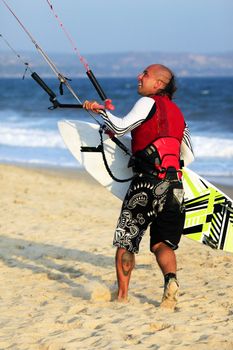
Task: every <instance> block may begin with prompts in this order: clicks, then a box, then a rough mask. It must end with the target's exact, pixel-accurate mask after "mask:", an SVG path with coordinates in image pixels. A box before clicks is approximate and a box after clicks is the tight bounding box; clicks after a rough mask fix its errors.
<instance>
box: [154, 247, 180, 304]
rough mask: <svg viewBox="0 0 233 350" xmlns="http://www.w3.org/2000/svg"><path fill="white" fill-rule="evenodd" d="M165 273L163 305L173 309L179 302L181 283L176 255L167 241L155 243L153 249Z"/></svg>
mask: <svg viewBox="0 0 233 350" xmlns="http://www.w3.org/2000/svg"><path fill="white" fill-rule="evenodd" d="M151 250H152V251H153V252H154V254H155V257H156V260H157V263H158V265H159V267H160V269H161V271H162V273H163V275H164V293H163V298H162V303H161V306H163V307H167V308H171V309H173V308H174V307H175V305H176V302H177V294H178V290H179V284H178V281H177V278H176V268H177V264H176V255H175V252H174V250H173V249H172V248H170V247H169V246H167V245H166V244H165V243H163V242H160V243H157V244H155V245H154V246H153V247H152V249H151Z"/></svg>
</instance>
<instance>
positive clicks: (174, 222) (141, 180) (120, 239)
mask: <svg viewBox="0 0 233 350" xmlns="http://www.w3.org/2000/svg"><path fill="white" fill-rule="evenodd" d="M183 201H184V190H183V184H182V181H180V180H169V179H165V180H161V179H158V178H157V177H154V176H149V175H143V174H140V175H139V176H137V177H136V178H135V179H133V181H132V182H131V184H130V187H129V189H128V191H127V194H126V196H125V199H124V201H123V205H122V209H121V214H120V217H119V220H118V223H117V227H116V231H115V235H114V240H113V245H114V246H116V247H121V248H125V249H127V250H128V251H130V252H132V253H138V251H139V245H140V242H141V239H142V237H143V235H144V233H145V231H146V229H147V228H148V226H149V225H150V249H151V250H152V247H153V246H154V245H155V244H157V243H159V242H164V243H166V244H167V245H168V246H170V247H171V248H172V249H177V248H178V244H179V241H180V238H181V235H182V232H183V228H184V221H185V209H184V206H183Z"/></svg>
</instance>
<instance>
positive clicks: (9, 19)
mask: <svg viewBox="0 0 233 350" xmlns="http://www.w3.org/2000/svg"><path fill="white" fill-rule="evenodd" d="M5 1H6V2H7V3H8V5H9V6H10V7H11V8H12V10H13V11H15V14H16V15H17V16H18V17H19V19H20V20H21V21H22V23H23V24H24V26H25V27H26V28H27V30H28V31H29V32H30V33H31V34H32V36H33V37H34V38H35V40H36V41H37V43H38V44H39V45H41V47H42V48H43V49H44V50H46V51H47V52H57V53H58V52H60V53H71V52H72V48H71V45H70V42H69V41H68V39H67V38H66V36H65V35H64V33H63V32H62V29H61V27H59V24H58V22H57V21H56V19H55V18H54V16H53V14H52V12H51V10H50V8H49V6H48V4H47V0H5ZM50 1H51V3H52V4H53V7H54V10H55V12H56V13H57V14H58V16H59V18H60V19H61V21H62V22H63V25H64V27H65V29H66V30H67V31H68V32H69V33H70V35H71V37H72V38H73V40H74V42H75V46H76V48H77V49H78V51H79V53H82V54H91V53H113V52H127V51H131V52H138V51H139V52H147V51H160V52H176V53H180V52H191V53H200V54H201V53H203V54H204V53H225V52H229V51H233V39H232V38H233V20H232V18H233V0H50ZM0 34H2V35H3V36H4V37H5V38H6V39H7V40H8V42H9V43H10V44H11V45H12V46H13V47H14V48H15V49H16V50H19V51H25V50H26V51H32V50H33V45H32V43H31V41H30V39H29V38H28V37H27V36H26V35H25V33H24V32H23V30H22V28H21V27H20V26H19V24H18V22H17V21H16V20H15V18H14V17H13V16H12V14H11V13H10V12H9V10H8V9H7V8H6V7H5V5H4V3H3V2H2V0H0ZM0 50H4V51H6V50H7V48H6V45H5V44H4V42H3V41H0Z"/></svg>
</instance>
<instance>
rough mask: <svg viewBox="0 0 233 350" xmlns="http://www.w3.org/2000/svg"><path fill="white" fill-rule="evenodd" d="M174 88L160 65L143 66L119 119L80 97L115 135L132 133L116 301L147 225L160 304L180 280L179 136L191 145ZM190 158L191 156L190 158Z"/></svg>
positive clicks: (171, 297)
mask: <svg viewBox="0 0 233 350" xmlns="http://www.w3.org/2000/svg"><path fill="white" fill-rule="evenodd" d="M175 91H176V86H175V79H174V75H173V73H172V72H171V70H170V69H169V68H167V67H165V66H163V65H160V64H153V65H151V66H149V67H147V68H146V69H145V70H144V72H143V73H141V74H139V76H138V93H139V94H140V95H141V96H142V97H141V98H140V99H139V100H138V101H137V102H136V104H135V105H134V107H133V108H132V110H131V111H130V112H129V113H128V114H127V115H126V116H125V117H123V118H119V117H116V116H114V115H113V114H112V113H110V112H109V111H103V110H101V109H100V108H101V106H100V105H98V103H97V102H95V101H93V102H89V101H85V103H84V108H86V109H90V110H92V111H93V112H97V113H100V114H102V116H103V118H104V121H105V124H106V126H107V128H108V129H110V130H111V131H112V132H113V133H115V134H116V135H118V136H121V135H124V134H125V133H127V132H131V136H132V153H133V156H132V157H131V161H130V164H129V166H132V167H133V170H134V172H135V175H136V176H135V178H134V179H133V180H132V182H131V184H130V186H129V189H128V192H127V194H126V196H125V199H124V201H123V205H122V209H121V214H120V217H119V220H118V224H117V228H116V231H115V236H114V242H113V244H114V245H115V246H116V247H117V251H116V272H117V280H118V300H121V301H125V300H127V297H128V286H129V281H130V276H131V272H132V270H133V268H134V265H135V256H134V254H135V253H138V251H139V244H140V241H141V238H142V236H143V234H144V232H145V231H146V229H147V227H148V226H149V225H150V250H151V252H153V253H154V254H155V257H156V260H157V263H158V265H159V267H160V269H161V271H162V273H163V275H164V294H163V298H162V303H161V305H162V306H165V307H174V306H175V304H176V301H177V293H178V289H179V284H178V281H177V277H176V271H177V266H176V255H175V252H174V250H175V249H177V248H178V243H179V241H180V237H181V234H182V231H183V226H184V220H185V211H184V207H183V186H182V181H181V175H182V174H181V171H180V168H181V164H180V148H181V143H182V140H183V142H184V141H185V144H186V146H189V147H190V152H192V148H191V146H190V140H189V133H188V129H187V127H186V124H185V121H184V117H183V115H182V113H181V111H180V109H179V108H178V107H177V105H176V104H175V103H174V102H172V96H173V93H174V92H175ZM191 158H192V156H191Z"/></svg>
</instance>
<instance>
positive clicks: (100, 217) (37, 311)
mask: <svg viewBox="0 0 233 350" xmlns="http://www.w3.org/2000/svg"><path fill="white" fill-rule="evenodd" d="M0 188H1V201H0V213H1V214H0V218H1V219H0V235H1V239H0V257H1V259H0V282H1V283H0V350H6V349H11V350H18V349H20V350H76V349H78V350H84V349H88V350H94V349H101V350H102V349H105V350H112V349H117V350H119V349H128V350H139V349H140V350H146V349H150V350H157V349H159V350H174V349H177V350H178V349H179V350H184V349H185V350H194V349H195V350H206V349H211V350H219V349H221V350H232V349H233V279H232V266H233V254H230V253H226V252H222V251H214V250H212V249H211V248H208V247H206V246H203V245H201V244H199V243H196V242H193V241H191V240H189V239H188V238H186V237H183V238H182V240H181V244H180V249H179V250H178V251H177V259H178V278H179V281H180V296H179V302H178V304H177V307H176V309H175V311H173V312H171V311H170V310H165V309H161V308H160V307H159V305H160V301H161V297H162V292H163V277H162V275H161V272H160V270H159V268H158V266H157V264H156V262H155V258H154V256H153V255H152V254H151V253H150V252H149V237H148V234H147V235H146V236H145V237H144V239H143V242H142V245H141V251H140V253H139V255H138V256H136V268H135V270H134V271H133V274H132V279H131V285H130V296H129V298H130V299H129V302H128V303H119V302H117V301H116V300H115V291H116V277H115V268H114V255H115V249H114V248H113V247H112V236H113V231H114V228H115V224H116V220H117V218H118V214H119V210H120V206H121V203H120V201H119V200H118V199H116V198H114V197H113V196H112V195H111V194H110V193H109V192H108V191H106V190H105V189H104V188H102V187H101V186H100V185H98V184H97V183H96V182H95V181H94V180H92V179H91V178H90V177H89V176H88V175H87V174H85V173H84V172H82V171H78V170H77V171H66V172H65V171H61V170H60V169H53V170H51V169H35V168H28V167H22V166H13V165H0ZM223 189H224V191H225V192H226V193H227V194H228V195H229V196H230V197H231V198H233V190H232V188H230V187H228V188H223Z"/></svg>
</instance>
